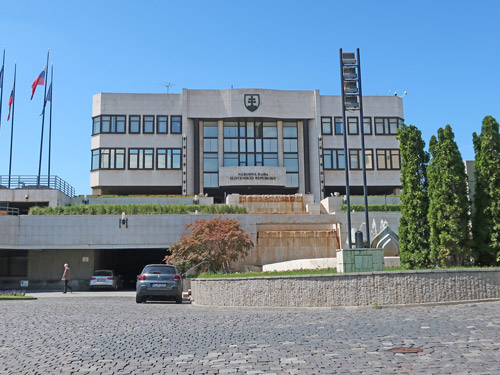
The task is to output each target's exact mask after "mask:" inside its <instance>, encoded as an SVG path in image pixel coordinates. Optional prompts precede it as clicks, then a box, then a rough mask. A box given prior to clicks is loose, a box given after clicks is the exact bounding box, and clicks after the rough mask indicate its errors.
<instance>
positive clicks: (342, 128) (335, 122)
mask: <svg viewBox="0 0 500 375" xmlns="http://www.w3.org/2000/svg"><path fill="white" fill-rule="evenodd" d="M337 120H340V122H337ZM337 124H342V126H341V127H340V132H339V131H337V130H338V129H337ZM333 126H334V128H335V135H344V119H343V118H342V117H341V116H335V117H334V118H333Z"/></svg>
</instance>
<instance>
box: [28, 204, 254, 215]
mask: <svg viewBox="0 0 500 375" xmlns="http://www.w3.org/2000/svg"><path fill="white" fill-rule="evenodd" d="M196 211H198V212H199V213H200V214H245V213H246V212H247V211H246V208H245V207H242V206H227V205H225V204H217V205H209V206H207V205H183V204H169V205H163V204H89V205H85V204H79V205H71V206H58V207H54V208H52V207H32V208H31V209H30V211H29V214H30V215H121V214H122V212H125V213H126V214H127V215H169V214H170V215H171V214H189V213H194V212H196Z"/></svg>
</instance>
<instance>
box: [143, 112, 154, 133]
mask: <svg viewBox="0 0 500 375" xmlns="http://www.w3.org/2000/svg"><path fill="white" fill-rule="evenodd" d="M142 122H143V126H144V129H143V130H142V132H143V133H144V134H154V132H155V117H154V116H143V117H142Z"/></svg>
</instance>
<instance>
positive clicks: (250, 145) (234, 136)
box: [204, 119, 297, 167]
mask: <svg viewBox="0 0 500 375" xmlns="http://www.w3.org/2000/svg"><path fill="white" fill-rule="evenodd" d="M204 131H205V130H204ZM207 131H211V130H207ZM296 134H297V123H296V122H287V123H284V124H283V137H284V138H286V139H287V141H286V142H285V143H286V144H287V146H286V147H289V148H290V149H293V147H294V146H293V137H296ZM223 135H224V140H223V144H224V166H225V167H231V166H262V165H269V166H277V165H278V126H277V123H276V121H253V120H250V119H249V120H248V121H245V120H241V121H224V127H223ZM207 144H208V142H207V139H204V146H205V145H207Z"/></svg>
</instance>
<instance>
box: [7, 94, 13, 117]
mask: <svg viewBox="0 0 500 375" xmlns="http://www.w3.org/2000/svg"><path fill="white" fill-rule="evenodd" d="M14 90H15V89H14V87H13V88H12V91H11V93H10V98H9V114H8V115H7V121H9V120H10V107H11V106H12V103H13V102H14Z"/></svg>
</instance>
